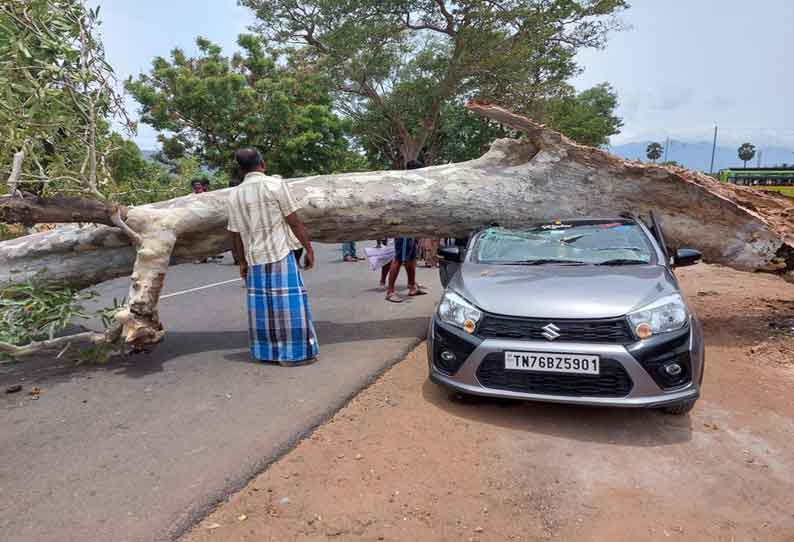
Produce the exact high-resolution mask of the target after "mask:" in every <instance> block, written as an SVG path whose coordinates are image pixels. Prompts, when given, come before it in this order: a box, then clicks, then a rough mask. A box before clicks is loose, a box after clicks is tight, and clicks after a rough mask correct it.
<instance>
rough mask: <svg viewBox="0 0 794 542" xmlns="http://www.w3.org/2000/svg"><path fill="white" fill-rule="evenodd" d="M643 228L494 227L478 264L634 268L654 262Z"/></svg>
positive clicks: (481, 244)
mask: <svg viewBox="0 0 794 542" xmlns="http://www.w3.org/2000/svg"><path fill="white" fill-rule="evenodd" d="M653 258H654V256H653V252H652V250H651V247H650V246H649V244H648V242H647V241H646V240H645V236H644V234H643V233H642V230H641V229H640V227H639V226H638V225H636V224H632V223H628V222H587V223H578V224H563V223H552V224H542V225H537V226H533V227H531V228H529V229H526V230H506V229H502V228H491V229H489V230H487V231H485V232H483V234H482V235H481V236H480V238H479V239H478V241H477V244H476V246H475V259H476V262H477V263H484V264H497V265H541V264H547V263H548V264H554V263H565V264H580V265H581V264H594V265H631V264H637V265H640V264H647V263H651V262H652V261H653Z"/></svg>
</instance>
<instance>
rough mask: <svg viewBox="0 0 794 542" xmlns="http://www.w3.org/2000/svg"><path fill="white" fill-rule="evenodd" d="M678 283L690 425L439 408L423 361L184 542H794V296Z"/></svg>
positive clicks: (693, 273)
mask: <svg viewBox="0 0 794 542" xmlns="http://www.w3.org/2000/svg"><path fill="white" fill-rule="evenodd" d="M679 276H680V277H681V280H682V285H683V287H684V289H685V292H686V294H687V297H688V299H689V301H690V305H691V306H692V308H693V309H694V310H695V311H696V313H697V314H698V315H699V317H700V318H701V319H702V320H703V322H704V325H705V331H706V336H707V347H706V357H707V362H706V363H707V365H706V378H705V389H704V395H703V398H702V399H701V401H700V402H699V403H698V405H697V407H696V408H695V410H694V411H693V412H692V413H691V415H689V416H684V417H673V416H668V415H664V414H661V413H659V412H656V411H637V410H614V409H596V408H582V407H569V406H560V405H549V404H542V403H515V402H502V401H491V400H484V401H482V402H479V403H477V404H467V403H461V402H457V401H452V400H450V398H449V397H448V394H447V393H446V392H444V391H443V390H441V389H439V388H438V387H436V386H435V385H433V384H431V383H429V382H427V380H426V376H427V369H426V365H425V351H424V346H422V347H420V348H417V349H416V350H415V351H414V352H413V353H412V354H411V355H410V356H409V357H408V358H407V359H406V360H405V361H403V362H402V363H400V364H398V365H397V366H395V367H394V368H393V369H392V370H390V371H389V372H388V373H386V374H385V375H384V376H383V377H382V378H381V379H380V380H379V381H378V382H376V383H375V384H374V385H372V386H371V387H370V388H368V389H367V390H365V391H363V392H362V393H361V394H359V396H358V397H356V398H355V399H354V400H353V401H352V402H351V403H350V404H349V405H348V406H347V407H346V408H344V409H343V410H341V411H340V412H339V413H337V415H336V416H335V417H334V418H333V419H332V420H331V421H330V422H329V423H327V424H325V425H324V426H322V427H320V428H319V429H318V430H317V431H315V432H314V434H313V435H312V436H311V437H310V438H308V439H306V440H304V441H303V442H301V443H300V444H299V445H298V446H297V447H296V448H295V449H294V450H292V451H291V452H290V453H289V454H287V455H286V456H285V457H284V458H282V459H281V460H280V461H278V462H277V463H275V464H274V465H272V466H271V467H270V468H269V469H268V470H267V471H266V472H264V473H263V474H261V475H260V476H259V477H257V478H256V479H255V480H253V481H252V482H251V483H250V484H249V485H248V487H246V488H245V489H244V490H243V491H241V492H240V493H238V494H237V495H235V496H234V497H232V498H231V499H230V501H229V502H228V503H225V504H224V505H223V506H221V507H220V508H219V509H218V510H217V511H215V512H214V513H213V514H211V515H210V516H209V517H207V518H206V519H205V520H204V521H203V522H202V523H200V524H199V525H197V526H196V528H195V529H194V530H193V531H192V532H191V533H188V534H187V535H186V536H185V538H184V540H185V541H189V542H199V541H219V540H220V541H234V542H236V541H243V540H251V541H254V540H255V541H258V542H259V541H262V542H263V541H271V540H273V541H276V540H278V541H292V540H356V541H359V540H360V541H369V540H372V541H375V540H387V541H411V540H413V541H436V540H464V541H466V540H468V541H502V540H511V541H513V540H515V541H518V540H565V541H578V540H582V541H584V540H588V541H590V540H596V541H629V540H630V541H633V542H635V541H644V540H665V539H668V538H670V539H678V540H721V541H723V540H724V541H733V540H736V541H746V540H759V541H789V542H792V541H794V391H793V390H794V330H793V329H792V328H794V286H792V285H789V284H785V283H784V282H783V281H781V280H780V279H776V278H774V277H770V276H764V275H751V274H745V273H738V272H735V271H731V270H727V269H724V268H719V267H713V266H706V265H699V266H695V267H693V268H690V269H683V270H681V271H680V273H679Z"/></svg>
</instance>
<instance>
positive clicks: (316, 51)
mask: <svg viewBox="0 0 794 542" xmlns="http://www.w3.org/2000/svg"><path fill="white" fill-rule="evenodd" d="M240 3H241V4H243V5H245V6H247V7H249V8H251V9H253V10H254V11H255V13H256V15H257V17H258V18H259V21H260V25H259V26H258V29H259V31H260V32H261V34H262V35H263V36H264V37H265V39H266V40H267V41H268V42H269V43H273V44H277V45H281V46H290V47H294V46H296V45H299V46H301V47H300V53H301V54H302V55H304V57H305V58H306V59H307V60H310V61H311V62H312V63H314V64H315V65H316V66H317V67H318V69H320V70H322V71H323V72H324V73H327V74H328V75H329V79H330V82H331V84H332V85H333V89H334V90H335V93H336V101H337V105H338V106H339V107H340V108H341V109H343V110H344V111H346V112H347V113H348V114H350V115H351V116H353V118H354V119H357V118H364V120H365V121H366V120H368V119H372V118H378V119H382V120H385V121H386V122H388V123H389V127H390V128H389V135H388V137H389V138H391V139H393V140H394V141H395V142H396V144H397V148H398V150H399V155H400V156H399V160H400V161H401V162H402V163H403V164H404V163H405V162H407V161H408V160H411V159H415V158H417V157H418V156H419V154H420V153H421V152H422V151H423V149H424V148H426V147H428V142H430V141H431V139H432V137H433V135H434V133H435V132H436V130H437V129H438V127H439V123H440V119H441V115H442V113H443V112H444V111H445V105H447V104H448V103H449V102H450V101H452V100H453V98H457V99H465V98H478V99H485V100H492V101H495V102H498V103H500V104H503V105H505V106H507V107H511V108H512V109H514V110H516V111H518V112H521V113H526V114H530V115H532V116H534V117H540V118H542V117H543V115H542V113H545V112H546V108H547V106H548V100H549V99H550V98H556V97H562V96H565V95H568V94H569V93H570V87H569V86H568V84H567V83H566V81H567V80H568V79H570V77H571V76H572V75H574V74H575V73H576V72H577V70H578V67H577V65H576V62H575V55H576V52H577V51H579V50H580V49H582V48H588V47H602V46H603V45H604V43H605V40H606V36H607V34H608V33H609V31H611V30H613V29H616V28H619V27H620V24H619V21H617V19H616V18H615V15H616V14H617V13H619V12H620V11H621V10H622V9H624V8H625V7H627V6H626V3H625V2H624V1H623V0H565V1H560V2H547V1H544V0H531V1H527V0H500V1H492V0H467V1H456V2H449V1H445V0H432V1H431V0H386V1H383V0H360V1H357V2H349V1H347V0H240ZM517 106H519V107H517ZM367 124H368V123H367V122H365V123H364V125H363V126H360V127H359V130H358V131H359V133H362V132H363V128H364V127H365V126H366V125H367ZM370 135H371V136H372V137H371V139H373V140H374V139H375V138H377V137H381V136H379V135H378V134H370ZM371 143H374V141H371ZM431 143H432V142H431ZM386 158H388V159H390V160H392V158H390V157H386Z"/></svg>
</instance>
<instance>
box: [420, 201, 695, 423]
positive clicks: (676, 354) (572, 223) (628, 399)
mask: <svg viewBox="0 0 794 542" xmlns="http://www.w3.org/2000/svg"><path fill="white" fill-rule="evenodd" d="M439 255H440V256H441V258H442V262H441V279H442V283H444V286H445V288H446V289H445V291H444V294H443V296H442V299H441V301H440V302H439V304H438V306H437V308H436V310H435V311H434V314H433V318H432V319H431V322H430V329H429V333H428V343H429V344H428V362H429V366H430V379H431V380H432V381H434V382H436V383H437V384H440V385H442V386H446V387H448V388H451V389H452V390H455V391H456V392H458V393H460V394H464V395H465V394H472V395H484V396H491V397H503V398H510V399H527V400H533V401H553V402H559V403H573V404H580V405H599V406H619V407H648V408H650V407H660V408H663V409H664V410H666V411H667V412H669V413H672V414H685V413H687V412H689V411H690V410H691V409H692V407H693V406H694V404H695V401H696V400H697V399H698V397H699V395H700V386H701V383H702V381H703V363H704V351H703V332H702V327H701V325H700V323H699V322H698V320H697V319H696V318H695V317H694V315H693V314H692V313H691V311H690V310H689V309H688V308H687V305H686V303H685V302H684V299H683V297H682V295H681V291H680V289H679V286H678V282H677V280H676V277H675V274H674V273H673V269H674V268H675V267H680V266H685V265H692V264H695V263H697V262H698V261H699V260H700V253H699V252H698V251H696V250H691V249H679V250H678V251H677V252H676V253H675V254H674V255H672V256H670V255H669V254H668V249H667V247H666V245H665V242H664V237H663V233H662V230H661V228H660V227H659V224H658V222H657V221H656V220H655V219H654V218H653V214H652V215H651V220H650V225H646V224H645V223H643V222H642V220H640V219H638V218H636V217H632V216H629V215H626V216H622V217H618V218H606V219H576V220H555V221H551V222H547V223H539V224H532V225H530V226H528V227H526V228H522V229H504V228H500V227H491V228H488V229H485V230H483V231H480V232H478V233H476V234H475V235H473V236H472V237H471V239H470V240H469V241H468V244H467V246H466V247H465V248H463V247H446V248H442V249H441V250H439Z"/></svg>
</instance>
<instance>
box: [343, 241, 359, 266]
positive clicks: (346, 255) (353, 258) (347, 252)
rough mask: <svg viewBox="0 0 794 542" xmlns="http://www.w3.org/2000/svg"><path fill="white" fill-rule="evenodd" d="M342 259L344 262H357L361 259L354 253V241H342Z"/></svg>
mask: <svg viewBox="0 0 794 542" xmlns="http://www.w3.org/2000/svg"><path fill="white" fill-rule="evenodd" d="M342 260H343V261H346V262H357V261H360V260H361V258H359V257H358V255H357V254H356V242H355V241H348V242H346V243H342Z"/></svg>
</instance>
